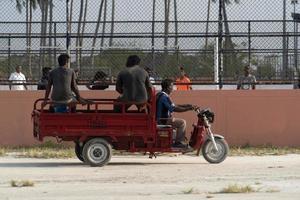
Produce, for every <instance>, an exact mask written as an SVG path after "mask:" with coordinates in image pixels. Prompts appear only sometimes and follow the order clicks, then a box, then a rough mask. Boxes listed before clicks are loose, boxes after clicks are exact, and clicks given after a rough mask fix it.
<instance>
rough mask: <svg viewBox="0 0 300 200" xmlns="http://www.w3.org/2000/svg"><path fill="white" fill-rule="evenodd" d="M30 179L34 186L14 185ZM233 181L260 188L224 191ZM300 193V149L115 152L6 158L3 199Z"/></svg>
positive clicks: (0, 165)
mask: <svg viewBox="0 0 300 200" xmlns="http://www.w3.org/2000/svg"><path fill="white" fill-rule="evenodd" d="M11 180H17V181H18V180H30V181H33V182H34V183H35V185H34V186H33V187H20V188H16V187H11V186H10V181H11ZM230 184H239V185H240V186H247V185H249V186H251V187H252V188H254V189H255V190H257V192H253V193H248V194H247V193H243V194H219V193H217V192H219V191H221V190H222V189H223V188H225V187H227V186H229V185H230ZM210 198H211V199H222V200H234V199H236V200H240V199H243V200H245V199H255V200H262V199H264V200H265V199H274V200H283V199H288V200H299V199H300V155H286V156H264V157H248V156H245V157H228V158H227V159H226V160H225V161H224V162H223V163H221V164H217V165H212V164H208V163H207V162H206V161H205V160H204V159H203V158H202V157H200V158H199V157H194V156H184V155H179V156H177V157H174V156H173V157H171V156H160V157H158V158H157V159H148V158H147V157H146V156H115V157H113V159H112V160H111V162H110V164H109V165H107V166H105V167H102V168H95V167H94V168H93V167H89V166H87V165H83V164H82V163H80V162H79V161H78V160H76V159H27V158H11V157H1V158H0V199H1V200H2V199H3V200H8V199H9V200H12V199H13V200H15V199H18V200H19V199H26V200H27V199H29V200H41V199H55V200H57V199H72V200H77V199H78V200H79V199H80V200H83V199H84V200H86V199H104V200H110V199H124V200H133V199H143V200H148V199H149V200H150V199H151V200H153V199H160V200H161V199H162V200H168V199H170V200H171V199H172V200H173V199H197V200H198V199H210Z"/></svg>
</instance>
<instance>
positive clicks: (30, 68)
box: [28, 0, 33, 76]
mask: <svg viewBox="0 0 300 200" xmlns="http://www.w3.org/2000/svg"><path fill="white" fill-rule="evenodd" d="M29 10H30V11H29V12H30V13H29V26H28V67H29V74H30V75H31V76H32V62H31V29H32V10H33V5H32V1H31V0H30V1H29Z"/></svg>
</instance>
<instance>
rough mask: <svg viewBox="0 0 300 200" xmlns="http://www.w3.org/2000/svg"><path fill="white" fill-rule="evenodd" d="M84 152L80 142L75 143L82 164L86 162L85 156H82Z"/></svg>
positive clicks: (76, 152)
mask: <svg viewBox="0 0 300 200" xmlns="http://www.w3.org/2000/svg"><path fill="white" fill-rule="evenodd" d="M82 150H83V147H81V146H80V145H79V142H75V154H76V156H77V158H78V159H79V160H80V161H81V162H84V159H83V156H82Z"/></svg>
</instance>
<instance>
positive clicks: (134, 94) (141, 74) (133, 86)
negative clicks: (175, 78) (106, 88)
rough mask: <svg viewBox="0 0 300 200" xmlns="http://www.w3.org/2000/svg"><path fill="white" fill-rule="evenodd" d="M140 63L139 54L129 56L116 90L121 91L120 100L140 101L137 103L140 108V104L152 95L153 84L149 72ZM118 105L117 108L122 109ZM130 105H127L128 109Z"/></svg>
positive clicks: (119, 75) (118, 78)
mask: <svg viewBox="0 0 300 200" xmlns="http://www.w3.org/2000/svg"><path fill="white" fill-rule="evenodd" d="M139 64H140V58H139V57H138V56H137V55H132V56H129V57H128V59H127V63H126V68H125V69H123V70H122V71H121V72H120V73H119V74H118V77H117V83H116V90H117V92H119V93H120V97H119V98H118V100H119V101H121V102H129V101H134V102H137V103H140V104H138V105H137V106H138V108H139V110H140V108H141V106H140V105H142V104H143V103H145V102H147V100H148V98H149V97H150V96H149V94H150V92H151V88H152V85H151V83H150V80H149V75H148V73H147V72H146V71H145V70H144V69H143V68H141V67H140V66H139ZM117 107H118V106H117ZM117 107H116V109H115V110H116V111H120V108H117ZM128 107H130V105H127V106H126V109H127V108H128Z"/></svg>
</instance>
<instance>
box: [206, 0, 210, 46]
mask: <svg viewBox="0 0 300 200" xmlns="http://www.w3.org/2000/svg"><path fill="white" fill-rule="evenodd" d="M210 5H211V0H208V1H207V17H206V28H205V34H206V37H205V50H206V49H208V29H209V18H210Z"/></svg>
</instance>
